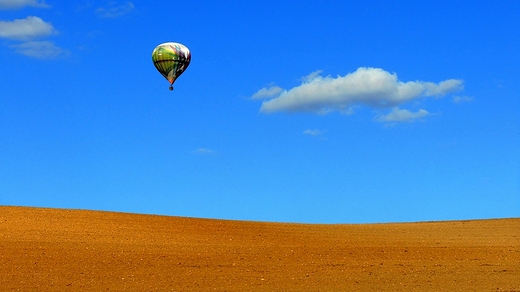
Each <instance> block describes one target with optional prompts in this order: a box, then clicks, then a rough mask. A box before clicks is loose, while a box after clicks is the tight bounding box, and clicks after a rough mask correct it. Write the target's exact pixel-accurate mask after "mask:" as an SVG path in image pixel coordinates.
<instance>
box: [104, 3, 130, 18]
mask: <svg viewBox="0 0 520 292" xmlns="http://www.w3.org/2000/svg"><path fill="white" fill-rule="evenodd" d="M134 10H135V6H134V3H132V2H126V3H125V4H118V3H117V2H110V3H109V6H108V7H99V8H98V9H96V14H97V15H98V16H99V17H101V18H117V17H121V16H124V15H127V14H129V13H132V12H133V11H134Z"/></svg>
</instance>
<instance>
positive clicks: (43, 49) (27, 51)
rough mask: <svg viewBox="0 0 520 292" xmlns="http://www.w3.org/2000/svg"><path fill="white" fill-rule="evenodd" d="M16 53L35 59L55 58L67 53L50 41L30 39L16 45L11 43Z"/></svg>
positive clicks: (64, 55) (67, 53)
mask: <svg viewBox="0 0 520 292" xmlns="http://www.w3.org/2000/svg"><path fill="white" fill-rule="evenodd" d="M11 48H13V49H14V50H15V51H16V53H18V54H22V55H25V56H28V57H32V58H36V59H55V58H59V57H66V56H68V55H69V52H68V51H67V50H64V49H62V48H60V47H58V46H56V45H55V44H54V43H53V42H50V41H30V42H25V43H21V44H18V45H11Z"/></svg>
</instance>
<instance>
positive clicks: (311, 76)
mask: <svg viewBox="0 0 520 292" xmlns="http://www.w3.org/2000/svg"><path fill="white" fill-rule="evenodd" d="M321 72H323V70H316V71H314V72H312V73H311V74H309V75H307V76H303V77H302V79H301V80H302V82H303V83H307V82H311V81H312V80H314V79H316V78H317V77H319V76H320V74H321Z"/></svg>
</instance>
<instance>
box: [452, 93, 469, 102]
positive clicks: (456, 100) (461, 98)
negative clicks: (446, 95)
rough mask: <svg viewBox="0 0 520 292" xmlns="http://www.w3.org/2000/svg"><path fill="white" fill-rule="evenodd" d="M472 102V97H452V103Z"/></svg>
mask: <svg viewBox="0 0 520 292" xmlns="http://www.w3.org/2000/svg"><path fill="white" fill-rule="evenodd" d="M472 101H473V97H470V96H458V95H456V96H454V97H453V102H454V103H457V104H459V103H465V102H472Z"/></svg>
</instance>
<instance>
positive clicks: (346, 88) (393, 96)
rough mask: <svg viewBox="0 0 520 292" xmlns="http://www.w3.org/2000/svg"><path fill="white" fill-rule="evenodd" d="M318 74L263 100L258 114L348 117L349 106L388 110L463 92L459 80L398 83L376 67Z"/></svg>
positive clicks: (394, 78) (393, 76)
mask: <svg viewBox="0 0 520 292" xmlns="http://www.w3.org/2000/svg"><path fill="white" fill-rule="evenodd" d="M320 72H321V71H316V72H313V73H311V74H310V75H308V76H306V77H304V78H303V80H305V81H304V82H303V83H302V84H301V85H299V86H296V87H294V88H291V89H289V90H282V91H281V92H280V93H279V94H278V95H275V96H273V98H271V99H268V100H265V101H263V102H262V106H261V108H260V111H261V112H263V113H274V112H311V113H318V114H327V113H330V112H334V111H338V112H341V113H347V114H351V113H353V107H355V106H359V105H365V106H369V107H373V108H391V107H396V106H398V105H401V104H403V103H407V102H410V101H412V100H414V99H417V98H420V97H425V96H443V95H445V94H448V93H451V92H456V91H460V90H463V82H462V80H459V79H448V80H445V81H442V82H439V83H434V82H426V81H408V82H402V81H399V80H398V78H397V75H396V74H395V73H389V72H387V71H385V70H383V69H380V68H367V67H361V68H358V69H357V70H356V71H355V72H352V73H349V74H347V75H345V76H338V77H336V78H333V77H330V76H327V77H322V76H320V75H319V73H320ZM260 91H261V90H260ZM260 91H259V92H260ZM259 92H257V93H256V94H258V93H259ZM421 114H424V112H422V113H421ZM391 117H392V116H390V118H391Z"/></svg>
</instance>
